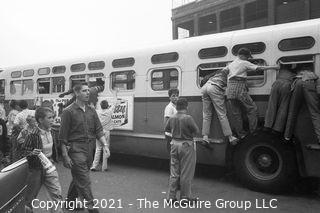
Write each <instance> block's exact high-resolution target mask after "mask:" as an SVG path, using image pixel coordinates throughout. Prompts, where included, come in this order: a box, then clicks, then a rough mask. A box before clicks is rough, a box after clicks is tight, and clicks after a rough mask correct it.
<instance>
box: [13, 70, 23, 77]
mask: <svg viewBox="0 0 320 213" xmlns="http://www.w3.org/2000/svg"><path fill="white" fill-rule="evenodd" d="M21 75H22V73H21V71H13V72H12V73H11V77H12V78H20V77H21Z"/></svg>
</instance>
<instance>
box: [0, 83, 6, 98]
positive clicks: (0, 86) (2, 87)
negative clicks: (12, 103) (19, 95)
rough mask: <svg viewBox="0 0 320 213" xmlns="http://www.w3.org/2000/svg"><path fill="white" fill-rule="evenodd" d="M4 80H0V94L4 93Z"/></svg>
mask: <svg viewBox="0 0 320 213" xmlns="http://www.w3.org/2000/svg"><path fill="white" fill-rule="evenodd" d="M4 85H5V82H4V79H2V80H0V94H1V95H4V88H5V86H4Z"/></svg>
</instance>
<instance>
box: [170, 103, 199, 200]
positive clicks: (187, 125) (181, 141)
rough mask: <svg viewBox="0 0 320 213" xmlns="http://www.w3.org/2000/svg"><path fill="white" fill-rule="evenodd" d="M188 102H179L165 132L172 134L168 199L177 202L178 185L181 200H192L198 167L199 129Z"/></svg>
mask: <svg viewBox="0 0 320 213" xmlns="http://www.w3.org/2000/svg"><path fill="white" fill-rule="evenodd" d="M187 107H188V102H187V100H186V99H185V98H180V99H178V101H177V113H176V114H175V115H174V116H173V117H171V118H170V119H169V120H168V122H167V124H166V126H165V131H166V132H170V133H171V134H172V141H171V152H170V180H169V193H168V194H169V195H168V199H172V200H176V193H177V189H178V185H180V191H181V192H180V199H187V200H191V199H192V197H191V182H192V179H193V176H194V171H195V167H196V149H195V143H194V142H193V136H194V135H195V134H196V133H198V132H199V128H198V126H197V125H196V123H195V122H194V120H193V118H192V117H191V116H190V115H187V114H186V113H187Z"/></svg>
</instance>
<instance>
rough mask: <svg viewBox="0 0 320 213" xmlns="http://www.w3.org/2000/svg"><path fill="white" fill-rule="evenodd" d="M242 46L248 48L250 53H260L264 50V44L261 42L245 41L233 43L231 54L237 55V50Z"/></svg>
mask: <svg viewBox="0 0 320 213" xmlns="http://www.w3.org/2000/svg"><path fill="white" fill-rule="evenodd" d="M243 47H245V48H248V49H249V50H250V51H251V54H261V53H263V52H264V51H265V50H266V45H265V43H263V42H254V43H245V44H237V45H234V46H233V47H232V54H233V55H237V53H238V50H239V49H240V48H243Z"/></svg>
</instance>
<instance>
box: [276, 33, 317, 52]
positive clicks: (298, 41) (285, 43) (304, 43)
mask: <svg viewBox="0 0 320 213" xmlns="http://www.w3.org/2000/svg"><path fill="white" fill-rule="evenodd" d="M314 44H315V40H314V38H313V37H311V36H306V37H298V38H288V39H284V40H281V41H280V42H279V44H278V48H279V50H281V51H292V50H305V49H310V48H312V47H313V46H314Z"/></svg>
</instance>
